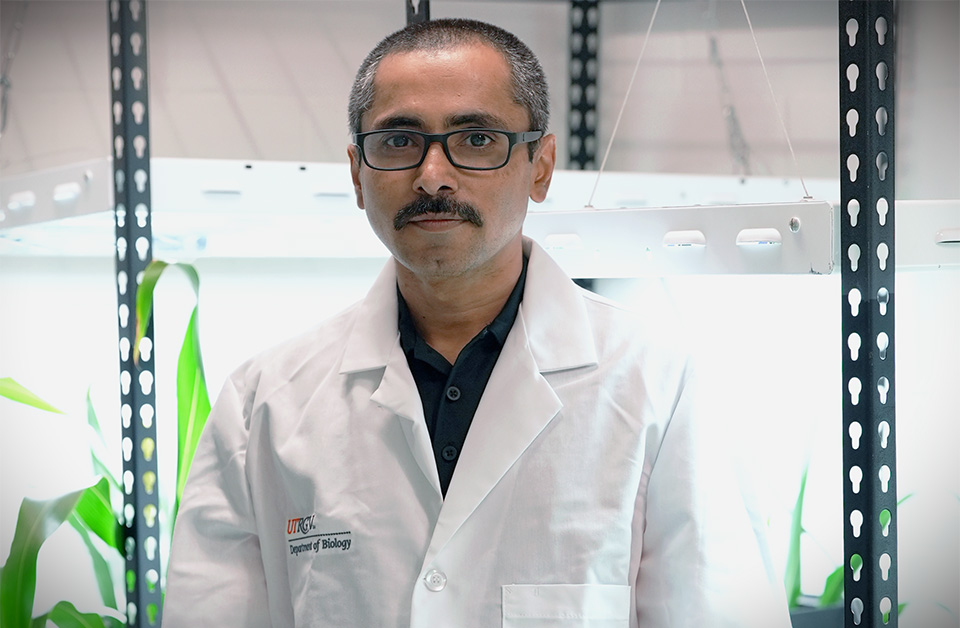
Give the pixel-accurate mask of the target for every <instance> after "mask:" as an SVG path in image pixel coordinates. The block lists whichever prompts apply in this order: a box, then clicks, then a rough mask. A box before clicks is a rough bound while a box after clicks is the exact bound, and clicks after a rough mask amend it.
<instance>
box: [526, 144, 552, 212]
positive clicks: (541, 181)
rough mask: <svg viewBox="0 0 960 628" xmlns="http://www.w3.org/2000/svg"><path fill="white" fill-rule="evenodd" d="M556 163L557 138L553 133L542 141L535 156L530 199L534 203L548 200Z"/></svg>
mask: <svg viewBox="0 0 960 628" xmlns="http://www.w3.org/2000/svg"><path fill="white" fill-rule="evenodd" d="M556 163H557V136H556V135H554V134H552V133H551V134H550V135H547V136H546V137H544V138H543V139H541V140H540V146H539V147H538V148H537V150H536V152H535V153H534V154H533V179H532V180H531V181H530V199H531V200H533V202H535V203H542V202H543V200H544V199H545V198H547V191H548V190H549V189H550V181H552V180H553V168H554V166H555V165H556Z"/></svg>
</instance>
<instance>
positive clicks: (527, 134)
mask: <svg viewBox="0 0 960 628" xmlns="http://www.w3.org/2000/svg"><path fill="white" fill-rule="evenodd" d="M484 131H486V132H488V133H500V134H501V135H504V136H506V138H507V141H508V142H509V145H508V146H507V157H506V159H504V161H503V163H502V164H500V165H499V166H490V167H486V168H478V167H476V166H462V165H460V164H458V163H457V162H456V161H454V160H453V157H452V156H451V155H450V149H449V148H448V147H447V139H448V138H449V137H450V136H451V135H456V134H457V133H471V132H484ZM389 132H394V133H398V132H399V133H412V134H414V135H419V136H420V137H422V138H423V139H424V141H425V142H426V143H425V144H424V145H423V154H422V155H420V161H418V162H417V163H415V164H413V165H411V166H404V167H403V168H378V167H377V166H374V165H372V164H371V163H370V162H369V161H367V155H366V153H365V152H364V150H363V138H365V137H367V136H368V135H376V134H382V133H389ZM544 135H545V133H544V132H543V131H522V132H520V133H514V132H512V131H504V130H503V129H457V130H456V131H449V132H447V133H424V132H423V131H417V130H414V129H376V130H375V131H367V132H365V133H355V134H354V135H353V144H354V146H356V147H357V150H359V151H360V158H361V159H363V163H365V164H366V165H367V167H368V168H370V169H372V170H379V171H381V172H396V171H399V170H413V169H414V168H419V167H420V164H422V163H423V161H424V160H425V159H426V158H427V153H428V152H430V145H431V144H433V143H434V142H439V143H440V146H441V147H442V148H443V154H444V155H446V156H447V160H448V161H449V162H450V163H451V164H452V165H453V166H454V167H456V168H460V169H462V170H499V169H500V168H503V167H504V166H506V165H507V164H508V163H510V158H511V157H512V156H513V147H514V146H516V145H517V144H529V143H530V142H536V141H537V140H539V139H541V138H543V136H544Z"/></svg>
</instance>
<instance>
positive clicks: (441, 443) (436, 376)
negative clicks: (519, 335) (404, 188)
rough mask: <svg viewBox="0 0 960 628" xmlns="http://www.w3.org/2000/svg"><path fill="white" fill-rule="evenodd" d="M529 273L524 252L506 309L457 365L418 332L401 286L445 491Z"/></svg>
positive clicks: (409, 346)
mask: <svg viewBox="0 0 960 628" xmlns="http://www.w3.org/2000/svg"><path fill="white" fill-rule="evenodd" d="M526 277H527V258H526V257H524V258H523V269H522V270H521V271H520V278H519V279H518V280H517V285H516V286H514V288H513V292H511V293H510V296H509V297H508V298H507V302H506V304H504V306H503V309H502V310H500V313H499V314H497V317H496V318H495V319H493V322H492V323H490V324H489V325H487V326H486V327H484V328H483V329H482V330H480V333H478V334H477V335H476V336H474V337H473V339H472V340H471V341H470V342H468V343H467V346H465V347H464V348H463V350H462V351H460V355H459V356H457V361H456V363H455V364H453V365H451V364H450V363H449V362H448V361H447V359H446V358H444V357H443V356H442V355H440V354H439V353H438V352H437V351H435V350H434V349H433V348H432V347H431V346H430V345H428V344H427V343H426V341H425V340H424V339H423V338H421V337H420V334H418V333H417V328H416V326H415V325H414V324H413V317H412V315H411V314H410V310H409V308H408V307H407V303H406V302H405V301H404V300H403V296H402V295H400V290H399V288H398V289H397V296H398V302H399V306H400V307H399V309H400V319H399V326H400V346H401V347H402V348H403V352H404V354H405V355H406V356H407V364H409V365H410V371H411V372H412V373H413V379H414V380H415V381H416V382H417V390H418V391H419V392H420V401H421V402H422V403H423V415H424V417H425V418H426V420H427V429H428V430H429V432H430V439H431V441H432V443H433V457H434V459H435V460H436V461H437V471H438V472H439V474H440V489H441V491H442V492H443V495H444V496H446V494H447V487H448V486H449V485H450V479H451V478H452V477H453V470H454V468H456V466H457V460H458V459H459V458H460V451H461V450H462V449H463V442H464V440H465V439H466V438H467V430H469V429H470V422H471V421H473V415H474V414H475V413H476V411H477V406H478V405H479V404H480V397H481V396H482V395H483V390H484V388H486V386H487V380H489V379H490V373H491V372H493V367H494V365H495V364H496V363H497V359H498V358H499V357H500V351H501V350H502V349H503V343H504V342H505V341H506V340H507V334H509V333H510V328H512V327H513V322H514V320H516V318H517V312H518V311H519V310H520V301H521V300H523V285H524V282H525V281H526Z"/></svg>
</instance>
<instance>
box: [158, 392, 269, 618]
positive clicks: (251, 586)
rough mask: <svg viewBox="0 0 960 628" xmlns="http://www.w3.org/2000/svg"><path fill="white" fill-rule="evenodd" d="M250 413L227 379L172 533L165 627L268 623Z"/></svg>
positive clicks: (200, 447)
mask: <svg viewBox="0 0 960 628" xmlns="http://www.w3.org/2000/svg"><path fill="white" fill-rule="evenodd" d="M249 430H250V425H249V417H246V416H245V412H244V403H243V398H242V396H241V394H240V392H239V391H238V386H237V383H236V382H235V381H233V380H228V381H227V383H226V384H225V385H224V388H223V390H222V392H221V393H220V396H219V397H218V399H217V403H216V405H215V406H214V408H213V410H212V411H211V413H210V416H209V418H208V421H207V424H206V427H205V428H204V433H203V435H202V437H201V438H200V442H199V444H198V446H197V451H196V455H195V457H194V460H193V464H192V467H191V469H190V475H189V481H188V482H187V485H186V488H185V490H184V494H183V499H182V501H181V504H180V512H179V514H178V516H177V521H176V525H175V527H174V533H173V544H172V548H171V555H170V565H169V569H168V575H167V591H166V597H165V603H164V612H163V626H164V628H193V627H195V626H231V627H233V628H244V627H249V628H265V627H266V628H269V627H270V626H272V625H273V624H272V623H271V620H270V615H269V611H268V598H267V587H266V578H265V575H264V567H263V561H262V559H261V554H260V543H259V540H258V537H257V528H256V522H255V515H254V508H253V500H252V498H251V493H250V487H249V484H248V481H247V476H246V470H245V467H246V465H245V460H246V454H247V443H248V438H249Z"/></svg>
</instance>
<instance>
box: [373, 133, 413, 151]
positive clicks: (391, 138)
mask: <svg viewBox="0 0 960 628" xmlns="http://www.w3.org/2000/svg"><path fill="white" fill-rule="evenodd" d="M381 142H382V144H383V145H384V146H386V147H387V148H408V147H410V146H412V145H413V144H414V141H413V138H412V137H411V136H410V135H409V134H408V133H392V134H390V135H385V136H384V137H383V139H382V140H381Z"/></svg>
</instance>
